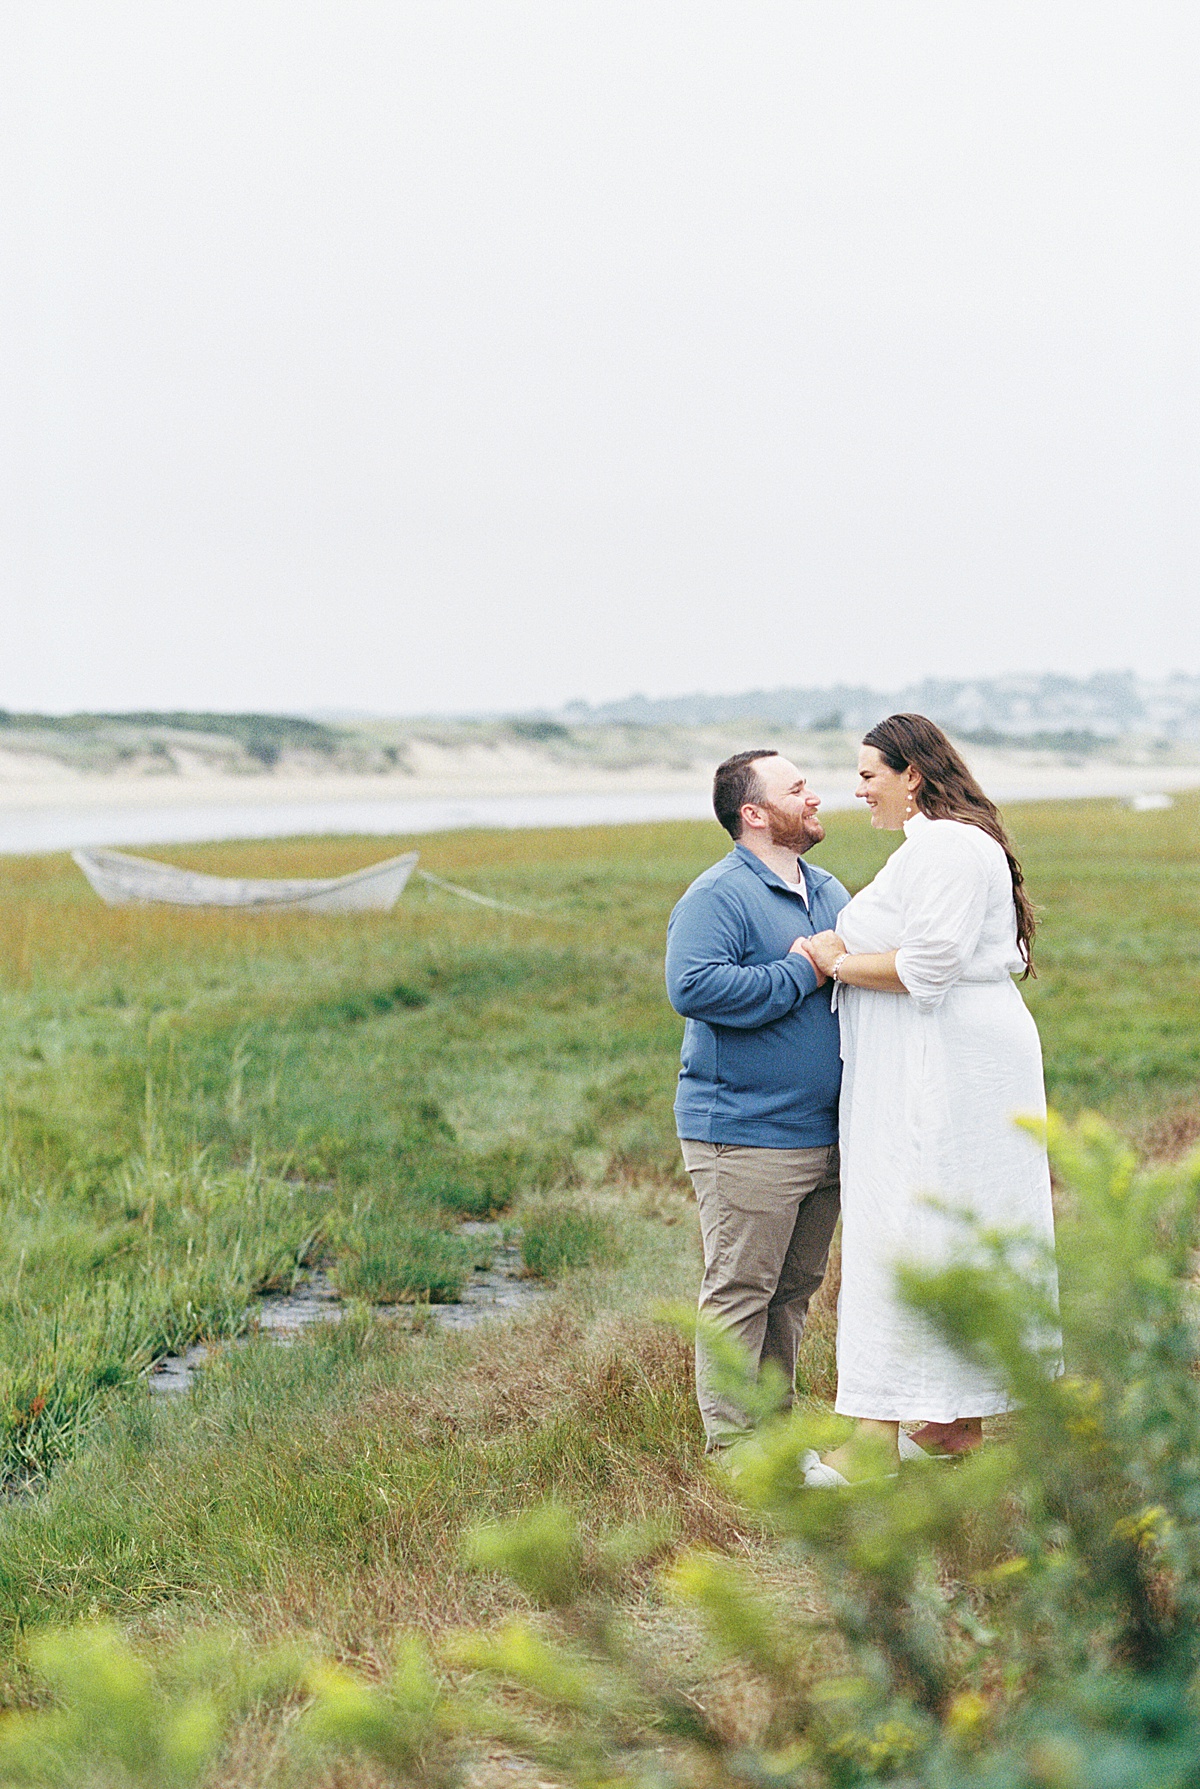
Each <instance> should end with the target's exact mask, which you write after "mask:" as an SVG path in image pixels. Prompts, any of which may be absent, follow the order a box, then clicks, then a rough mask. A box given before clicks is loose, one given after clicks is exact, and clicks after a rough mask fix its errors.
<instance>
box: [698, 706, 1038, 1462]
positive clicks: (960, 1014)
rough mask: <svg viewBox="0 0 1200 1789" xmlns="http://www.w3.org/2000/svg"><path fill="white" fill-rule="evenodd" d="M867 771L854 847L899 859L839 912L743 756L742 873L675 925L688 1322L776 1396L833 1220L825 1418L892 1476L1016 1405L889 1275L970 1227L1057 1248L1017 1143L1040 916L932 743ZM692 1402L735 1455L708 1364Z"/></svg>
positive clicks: (921, 739)
mask: <svg viewBox="0 0 1200 1789" xmlns="http://www.w3.org/2000/svg"><path fill="white" fill-rule="evenodd" d="M858 771H859V786H858V790H857V794H858V795H859V796H860V797H861V798H862V799H863V800H864V801H865V802H866V804H867V806H868V808H869V809H870V814H871V824H872V825H873V826H875V827H878V828H880V829H882V830H885V831H899V830H901V829H903V832H904V835H905V837H904V842H903V844H902V845H901V846H900V847H899V849H898V850H896V851H895V852H893V854H892V856H891V857H890V858H889V859H888V861H887V863H886V864H885V865H884V867H883V868H882V869H881V870H880V872H879V874H878V875H877V876H876V877H875V879H874V881H873V882H871V883H870V884H868V886H867V887H866V888H864V889H863V890H862V891H861V892H860V893H859V894H857V895H855V896H854V898H853V900H851V899H850V897H849V895H848V894H847V893H846V890H845V889H844V888H843V887H842V885H841V883H840V882H838V880H837V879H836V877H834V876H832V875H830V874H829V872H828V871H826V870H822V869H817V868H814V867H813V866H811V865H809V864H806V863H805V862H804V857H805V854H806V853H807V852H808V851H809V850H810V849H811V848H812V847H813V846H814V845H817V844H819V843H820V842H821V840H822V839H823V838H824V836H825V832H824V828H823V826H822V825H821V821H820V818H819V814H818V809H819V807H820V798H819V797H818V796H817V795H816V794H814V793H813V792H812V791H811V790H810V789H809V788H808V786H807V783H806V780H805V778H804V776H803V774H802V773H801V772H800V771H799V770H798V769H797V768H796V766H795V765H794V764H792V763H790V762H789V761H788V760H787V759H786V758H784V757H781V756H780V755H779V754H778V753H776V752H771V751H759V752H740V753H739V754H738V755H737V756H736V757H734V758H729V759H727V760H726V762H725V763H724V764H722V765H721V766H720V767H719V769H718V770H717V773H716V778H715V780H714V784H713V806H714V808H715V810H716V815H717V819H718V820H719V821H720V822H721V825H722V826H723V827H724V828H725V830H726V831H727V832H728V833H729V835H730V837H731V838H732V840H733V850H732V851H731V852H730V853H729V855H728V856H726V857H725V858H723V859H722V861H721V862H720V863H718V864H715V865H714V866H713V867H712V869H710V870H707V871H705V873H704V875H702V876H701V877H699V879H698V880H697V881H696V882H694V883H693V884H692V886H691V887H690V888H689V889H688V891H687V893H686V894H685V895H684V896H683V898H682V900H681V901H680V902H679V904H678V906H677V907H676V908H675V911H674V912H673V914H672V915H671V922H670V928H669V932H668V943H667V987H668V992H669V994H670V998H671V1003H672V1005H673V1006H674V1007H675V1009H676V1011H677V1012H679V1013H681V1014H682V1015H683V1017H684V1018H685V1019H686V1020H687V1025H686V1027H685V1032H684V1043H683V1066H682V1070H681V1072H680V1077H679V1092H678V1096H677V1099H676V1102H675V1115H676V1120H677V1127H678V1131H679V1136H680V1141H681V1145H682V1149H683V1158H684V1163H685V1165H686V1167H687V1170H688V1173H689V1174H690V1175H691V1178H692V1183H693V1185H694V1187H695V1191H696V1199H697V1203H698V1206H699V1212H700V1227H701V1232H702V1235H703V1240H704V1281H703V1286H702V1289H701V1293H700V1310H701V1313H702V1314H703V1315H705V1316H707V1317H709V1318H710V1319H712V1320H714V1321H715V1322H717V1323H718V1324H719V1325H720V1326H721V1327H722V1328H724V1329H727V1330H728V1331H730V1332H731V1333H732V1334H733V1335H734V1336H735V1337H736V1338H737V1339H738V1340H739V1341H740V1342H741V1344H742V1345H743V1347H744V1348H745V1349H746V1350H747V1352H748V1354H749V1357H750V1359H751V1362H752V1363H753V1364H754V1365H756V1366H761V1365H762V1363H763V1362H765V1361H772V1362H774V1363H775V1364H776V1365H777V1366H778V1367H779V1368H780V1369H781V1371H782V1373H783V1375H784V1378H785V1380H786V1382H787V1385H788V1387H789V1390H790V1388H791V1387H792V1386H793V1384H794V1380H795V1372H796V1360H797V1354H798V1351H799V1346H800V1338H801V1336H802V1334H803V1330H804V1322H805V1318H806V1316H807V1314H808V1306H809V1301H810V1300H811V1298H812V1295H813V1293H814V1292H815V1291H816V1289H817V1287H818V1286H819V1285H820V1284H821V1281H822V1279H823V1277H824V1274H825V1269H826V1265H827V1262H828V1257H829V1245H830V1241H831V1239H832V1236H833V1231H834V1226H835V1224H836V1222H837V1217H838V1210H839V1201H840V1209H841V1214H842V1282H841V1293H840V1296H839V1300H838V1334H837V1360H838V1391H837V1404H836V1408H837V1409H838V1410H839V1411H840V1412H842V1413H843V1414H845V1415H847V1416H851V1417H855V1418H857V1419H858V1431H857V1433H858V1434H859V1435H863V1436H872V1437H874V1438H875V1439H876V1440H877V1442H878V1441H882V1442H883V1443H884V1444H885V1445H886V1446H887V1447H888V1448H889V1449H891V1450H892V1451H893V1452H894V1453H896V1454H898V1455H899V1456H900V1457H904V1458H910V1457H916V1456H917V1455H919V1454H920V1453H933V1454H952V1453H961V1452H964V1451H966V1450H967V1449H969V1448H972V1447H974V1446H977V1445H978V1443H979V1441H980V1438H981V1423H982V1419H983V1418H984V1417H985V1416H994V1415H997V1414H999V1413H1000V1412H1002V1411H1005V1410H1007V1409H1009V1408H1010V1400H1009V1397H1008V1393H1007V1389H1006V1387H1005V1386H1004V1385H1003V1384H1002V1383H1001V1382H1000V1381H999V1380H998V1379H996V1378H995V1377H993V1376H991V1375H989V1373H988V1372H987V1371H985V1370H984V1369H983V1368H982V1367H980V1366H977V1365H974V1364H972V1363H971V1362H969V1361H967V1360H964V1359H962V1358H960V1357H959V1356H958V1355H956V1354H954V1353H953V1352H952V1351H951V1350H950V1349H948V1348H947V1347H945V1346H944V1345H943V1344H942V1343H941V1342H939V1341H938V1339H937V1338H936V1337H935V1336H934V1335H933V1334H932V1332H931V1331H930V1329H929V1328H928V1326H927V1325H926V1324H925V1323H924V1322H923V1320H922V1319H920V1318H919V1317H918V1316H917V1315H916V1314H915V1313H913V1312H912V1311H910V1310H909V1309H907V1307H905V1305H904V1304H903V1303H902V1302H901V1301H900V1299H899V1296H898V1294H897V1291H896V1286H895V1269H896V1266H897V1265H898V1264H899V1263H901V1262H904V1261H910V1262H915V1263H917V1264H918V1265H921V1266H937V1265H939V1264H941V1263H943V1262H945V1261H947V1260H948V1259H950V1258H951V1256H952V1255H953V1253H954V1251H955V1248H956V1246H957V1245H958V1243H959V1242H961V1239H962V1234H963V1232H962V1227H961V1217H960V1216H959V1215H958V1214H962V1213H964V1212H965V1213H969V1214H970V1215H971V1216H972V1217H973V1218H974V1219H975V1220H977V1221H978V1222H979V1223H980V1224H982V1225H983V1226H984V1227H985V1228H987V1229H989V1230H1010V1231H1012V1230H1019V1231H1021V1232H1023V1233H1024V1234H1025V1235H1026V1236H1028V1237H1030V1238H1031V1239H1033V1240H1035V1241H1040V1242H1043V1243H1045V1244H1046V1245H1049V1246H1050V1247H1052V1245H1053V1218H1052V1213H1051V1205H1050V1175H1049V1169H1048V1166H1047V1161H1046V1155H1045V1151H1044V1150H1043V1149H1042V1148H1041V1147H1040V1146H1039V1145H1038V1144H1037V1143H1035V1142H1034V1141H1033V1140H1032V1139H1031V1138H1030V1137H1029V1135H1028V1134H1026V1133H1025V1132H1023V1131H1020V1130H1018V1129H1017V1128H1016V1127H1015V1125H1014V1123H1013V1120H1014V1118H1015V1117H1016V1116H1018V1115H1021V1114H1024V1115H1033V1116H1038V1115H1042V1114H1044V1112H1045V1093H1044V1089H1043V1082H1042V1058H1041V1047H1040V1044H1039V1041H1038V1034H1037V1030H1036V1027H1035V1025H1034V1022H1033V1019H1032V1017H1031V1016H1030V1014H1029V1012H1028V1010H1027V1008H1026V1006H1025V1003H1024V1001H1023V1000H1022V999H1021V996H1020V994H1019V992H1018V991H1017V988H1016V987H1015V985H1014V983H1013V980H1012V976H1013V975H1014V973H1022V974H1025V975H1027V974H1028V973H1029V972H1030V969H1031V967H1032V962H1031V948H1032V944H1033V933H1034V919H1033V912H1032V909H1031V907H1030V904H1029V899H1028V896H1027V895H1026V893H1025V890H1024V887H1023V885H1022V877H1021V868H1020V865H1019V864H1018V862H1017V860H1016V858H1015V856H1014V855H1013V851H1012V847H1011V845H1010V844H1009V841H1008V838H1007V835H1006V833H1005V830H1004V826H1003V823H1002V821H1001V819H1000V815H999V813H998V812H997V810H996V808H995V806H994V805H993V804H992V802H990V801H989V800H988V798H987V796H986V795H985V794H984V793H983V791H982V789H981V788H980V787H979V785H978V783H977V782H976V781H975V779H974V777H973V776H972V775H971V773H970V771H969V770H968V769H967V766H966V764H965V763H964V762H963V760H962V758H961V757H960V756H959V754H958V752H956V751H955V749H954V747H953V746H952V745H951V743H950V741H949V740H948V739H947V738H946V735H945V734H944V733H943V732H942V731H941V729H940V728H938V727H936V726H935V725H934V724H933V722H932V721H929V720H927V719H926V718H925V717H924V716H923V715H913V714H896V715H892V716H891V717H890V718H889V719H888V720H885V721H882V722H881V723H880V724H879V725H878V726H877V727H873V728H872V729H871V731H870V732H869V733H868V734H867V735H866V737H865V738H864V740H863V744H862V749H861V752H860V755H859V764H858ZM839 1145H840V1148H839ZM839 1156H840V1159H839ZM697 1390H698V1397H699V1402H700V1409H701V1414H702V1416H703V1418H704V1427H705V1432H706V1435H707V1437H708V1447H709V1450H710V1451H713V1450H716V1449H719V1448H721V1447H723V1446H726V1445H728V1443H730V1442H731V1441H734V1440H736V1439H737V1438H738V1436H739V1435H740V1434H742V1433H744V1432H745V1429H746V1427H747V1419H746V1416H745V1414H744V1413H743V1412H742V1411H740V1410H739V1409H738V1408H737V1407H736V1406H735V1405H734V1404H732V1403H730V1402H729V1401H728V1399H726V1398H724V1397H722V1396H721V1395H719V1393H718V1392H717V1391H716V1390H715V1389H714V1388H713V1387H712V1386H711V1385H709V1384H708V1383H707V1380H706V1375H705V1371H704V1365H703V1360H702V1358H701V1357H700V1356H698V1372H697ZM853 1471H854V1454H853V1441H852V1442H851V1443H848V1444H847V1446H846V1447H844V1448H840V1449H838V1450H837V1451H836V1452H835V1453H833V1454H830V1455H828V1456H827V1457H826V1459H825V1460H824V1461H818V1460H817V1459H816V1456H815V1455H814V1456H812V1457H811V1458H810V1459H809V1461H808V1462H807V1470H806V1482H808V1483H810V1484H813V1485H837V1484H843V1483H845V1482H847V1474H850V1475H852V1474H853Z"/></svg>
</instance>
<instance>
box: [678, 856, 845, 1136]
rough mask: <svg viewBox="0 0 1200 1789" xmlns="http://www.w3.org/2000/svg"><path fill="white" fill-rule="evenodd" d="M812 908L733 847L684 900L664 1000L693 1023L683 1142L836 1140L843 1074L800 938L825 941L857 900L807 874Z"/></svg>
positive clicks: (827, 879) (832, 1026)
mask: <svg viewBox="0 0 1200 1789" xmlns="http://www.w3.org/2000/svg"><path fill="white" fill-rule="evenodd" d="M801 873H802V875H803V876H804V881H805V886H806V888H807V890H808V906H807V907H805V904H804V900H803V897H802V896H801V895H800V893H799V891H798V890H797V889H795V888H789V886H788V884H787V883H786V882H784V881H782V880H781V878H780V877H778V876H777V875H776V874H775V872H774V870H771V869H768V868H767V866H766V864H765V863H763V861H762V859H761V858H758V857H756V856H755V855H754V853H753V851H748V850H747V849H746V848H745V846H744V845H736V846H735V847H734V849H733V850H732V851H731V852H730V853H729V856H728V857H724V858H722V860H721V862H720V863H715V864H714V865H713V867H712V868H711V870H705V872H704V874H703V876H699V877H697V879H696V881H695V882H693V883H692V886H691V887H690V888H689V889H688V891H687V893H686V894H685V895H684V896H683V898H682V900H681V901H680V902H679V904H678V905H677V907H676V908H675V911H674V912H673V913H672V915H671V920H670V924H669V925H668V927H667V993H668V994H669V995H670V999H671V1005H672V1006H673V1007H674V1008H675V1011H676V1012H677V1013H682V1014H683V1016H684V1018H685V1019H686V1020H687V1024H686V1026H685V1027H684V1033H683V1067H682V1069H681V1070H680V1074H679V1092H678V1094H677V1095H676V1099H675V1120H676V1128H677V1130H678V1132H679V1135H680V1136H681V1137H690V1138H692V1139H694V1140H696V1141H698V1142H702V1143H745V1144H750V1145H753V1146H757V1147H758V1148H760V1149H808V1148H816V1147H818V1146H820V1145H821V1144H826V1143H835V1142H836V1141H837V1101H838V1091H839V1088H840V1086H841V1079H842V1064H841V1058H840V1056H839V1053H838V1024H837V1018H836V1017H835V1015H834V1014H833V1013H832V1012H831V1011H830V1007H829V985H828V983H826V985H825V986H824V987H823V988H818V987H817V977H816V971H815V970H814V969H813V966H812V964H811V963H810V962H809V961H808V959H807V957H803V956H800V955H798V954H797V955H796V956H789V955H788V952H789V950H790V949H791V946H792V944H793V943H794V941H795V940H796V939H797V938H799V937H800V936H801V935H806V936H809V937H811V936H812V934H813V933H814V932H827V931H831V930H833V929H834V928H835V927H836V925H837V916H838V914H839V913H840V912H841V910H842V908H843V907H844V906H845V905H846V903H847V901H848V900H849V899H850V896H849V895H848V894H847V893H846V890H845V889H844V888H843V887H842V885H841V883H840V882H839V881H838V880H837V878H836V876H831V875H830V874H829V872H828V871H827V870H819V869H817V868H815V867H814V866H813V865H810V864H802V865H801Z"/></svg>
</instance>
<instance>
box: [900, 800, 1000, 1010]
mask: <svg viewBox="0 0 1200 1789" xmlns="http://www.w3.org/2000/svg"><path fill="white" fill-rule="evenodd" d="M987 903H988V870H987V864H986V862H985V860H984V858H983V855H982V853H981V852H980V851H979V850H978V849H977V848H976V845H975V842H974V840H973V839H971V838H970V837H969V836H965V834H964V833H959V832H958V831H957V829H956V830H955V832H949V831H947V832H940V831H939V832H938V833H936V834H932V835H930V836H927V837H924V838H922V839H921V841H920V844H919V846H918V847H917V849H916V850H915V851H914V852H913V854H912V859H911V862H910V863H909V864H908V865H907V866H906V874H905V877H904V887H903V892H902V915H903V930H902V934H901V939H900V947H899V949H898V950H897V952H896V974H897V975H898V976H899V977H900V980H901V981H902V982H903V983H904V985H905V987H906V988H907V989H908V991H909V994H910V995H911V996H912V998H913V1000H914V1001H915V1002H916V1003H917V1005H918V1006H919V1007H921V1008H923V1009H924V1010H925V1011H930V1012H931V1011H933V1009H934V1008H935V1007H938V1006H940V1005H941V1004H942V1001H943V1000H944V999H945V997H946V991H947V989H948V988H951V987H953V985H954V983H955V982H956V981H958V980H959V978H960V977H961V975H962V973H963V971H964V969H965V968H966V966H967V964H968V963H969V962H970V960H971V958H972V957H973V956H974V954H975V950H976V946H977V945H978V943H979V935H980V933H981V931H982V930H983V921H984V917H985V915H986V913H987Z"/></svg>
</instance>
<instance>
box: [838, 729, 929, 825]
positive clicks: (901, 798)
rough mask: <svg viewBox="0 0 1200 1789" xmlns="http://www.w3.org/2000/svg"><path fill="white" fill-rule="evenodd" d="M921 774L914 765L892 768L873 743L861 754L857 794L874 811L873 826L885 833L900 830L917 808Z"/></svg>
mask: <svg viewBox="0 0 1200 1789" xmlns="http://www.w3.org/2000/svg"><path fill="white" fill-rule="evenodd" d="M920 780H921V777H920V773H919V771H916V770H914V769H913V767H912V765H911V764H909V765H906V766H905V768H904V769H903V770H892V769H891V767H890V766H889V765H887V764H885V763H884V761H883V759H882V758H881V757H880V755H879V753H878V751H877V750H876V749H875V747H874V746H873V745H864V746H861V747H860V748H859V753H858V788H857V789H856V790H855V791H854V793H855V794H856V795H857V796H858V797H859V799H860V800H861V801H865V802H866V804H867V806H868V807H869V808H870V810H871V825H872V826H877V827H878V828H879V830H880V831H881V832H899V830H900V828H901V827H902V826H903V825H904V822H905V821H906V820H907V819H908V817H909V815H910V814H912V813H914V812H915V811H916V794H915V792H916V788H917V784H918V783H919V782H920Z"/></svg>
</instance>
